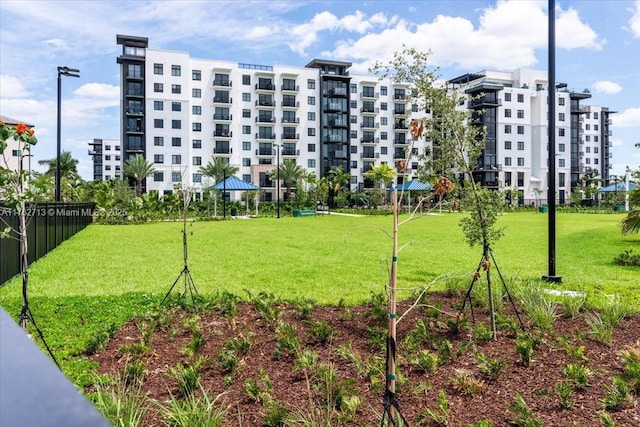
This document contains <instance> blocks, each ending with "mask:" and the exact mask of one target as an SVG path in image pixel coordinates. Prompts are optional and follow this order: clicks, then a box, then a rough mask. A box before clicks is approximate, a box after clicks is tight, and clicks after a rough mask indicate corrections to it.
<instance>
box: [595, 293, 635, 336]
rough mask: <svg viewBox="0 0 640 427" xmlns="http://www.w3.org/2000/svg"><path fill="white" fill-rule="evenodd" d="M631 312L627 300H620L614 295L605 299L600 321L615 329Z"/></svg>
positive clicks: (617, 295)
mask: <svg viewBox="0 0 640 427" xmlns="http://www.w3.org/2000/svg"><path fill="white" fill-rule="evenodd" d="M632 312H633V310H632V308H631V303H630V302H629V300H628V299H624V298H622V297H621V296H620V294H614V295H611V296H609V297H607V298H606V300H605V303H604V305H603V306H602V320H603V321H604V323H606V324H607V325H609V326H611V327H612V328H615V327H616V326H618V325H619V324H620V322H622V321H623V320H624V318H625V317H627V316H629V314H630V313H632Z"/></svg>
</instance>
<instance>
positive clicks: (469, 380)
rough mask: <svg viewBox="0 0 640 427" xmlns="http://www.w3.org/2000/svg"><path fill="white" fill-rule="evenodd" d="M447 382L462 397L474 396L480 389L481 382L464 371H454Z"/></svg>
mask: <svg viewBox="0 0 640 427" xmlns="http://www.w3.org/2000/svg"><path fill="white" fill-rule="evenodd" d="M449 382H450V383H451V386H452V387H453V388H454V390H457V391H458V393H460V394H462V395H464V396H475V395H476V394H478V392H479V391H480V389H481V388H482V381H480V380H478V379H477V378H476V377H475V376H474V375H473V374H472V373H471V372H470V371H468V370H466V369H455V370H454V371H453V375H451V376H449Z"/></svg>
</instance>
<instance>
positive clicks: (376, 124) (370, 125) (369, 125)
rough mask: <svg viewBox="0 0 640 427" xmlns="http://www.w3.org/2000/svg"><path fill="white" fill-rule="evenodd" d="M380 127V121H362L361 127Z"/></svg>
mask: <svg viewBox="0 0 640 427" xmlns="http://www.w3.org/2000/svg"><path fill="white" fill-rule="evenodd" d="M379 127H380V123H367V122H362V123H360V128H368V129H377V128H379Z"/></svg>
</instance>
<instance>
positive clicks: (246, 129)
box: [242, 125, 251, 135]
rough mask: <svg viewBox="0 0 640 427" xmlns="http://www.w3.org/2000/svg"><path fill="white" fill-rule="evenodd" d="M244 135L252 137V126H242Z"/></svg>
mask: <svg viewBox="0 0 640 427" xmlns="http://www.w3.org/2000/svg"><path fill="white" fill-rule="evenodd" d="M242 134H243V135H251V126H247V125H243V126H242Z"/></svg>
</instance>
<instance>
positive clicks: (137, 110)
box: [126, 108, 144, 116]
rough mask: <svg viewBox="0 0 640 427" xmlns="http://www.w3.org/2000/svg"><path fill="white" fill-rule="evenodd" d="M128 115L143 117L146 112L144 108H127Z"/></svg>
mask: <svg viewBox="0 0 640 427" xmlns="http://www.w3.org/2000/svg"><path fill="white" fill-rule="evenodd" d="M126 113H127V114H128V115H130V116H142V115H143V114H144V110H143V109H142V108H127V110H126Z"/></svg>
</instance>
